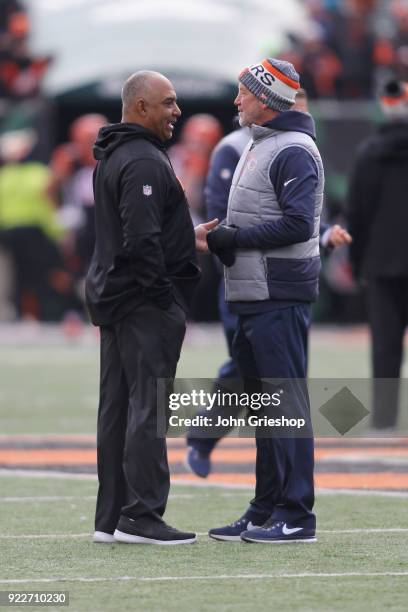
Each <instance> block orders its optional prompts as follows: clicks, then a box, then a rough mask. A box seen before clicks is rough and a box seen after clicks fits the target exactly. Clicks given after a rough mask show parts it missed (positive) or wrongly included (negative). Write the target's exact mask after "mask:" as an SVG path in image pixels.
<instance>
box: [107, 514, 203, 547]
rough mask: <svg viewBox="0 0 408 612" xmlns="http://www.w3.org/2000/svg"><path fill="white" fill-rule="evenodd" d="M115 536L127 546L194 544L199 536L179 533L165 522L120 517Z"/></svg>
mask: <svg viewBox="0 0 408 612" xmlns="http://www.w3.org/2000/svg"><path fill="white" fill-rule="evenodd" d="M113 536H114V538H115V540H116V541H117V542H125V543H126V544H193V543H194V542H196V540H197V534H195V533H188V532H187V533H186V532H183V531H179V530H178V529H175V528H174V527H170V525H167V524H166V523H165V522H164V521H158V520H154V519H147V518H144V519H142V520H140V521H135V520H134V519H131V518H128V517H127V516H121V517H120V519H119V522H118V526H117V528H116V529H115V533H114V534H113Z"/></svg>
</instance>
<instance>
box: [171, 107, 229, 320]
mask: <svg viewBox="0 0 408 612" xmlns="http://www.w3.org/2000/svg"><path fill="white" fill-rule="evenodd" d="M222 135H223V131H222V127H221V123H220V122H219V121H218V119H216V118H215V117H213V116H212V115H207V114H197V115H193V116H192V117H189V118H188V119H186V121H185V122H184V123H183V125H182V128H181V134H180V140H179V142H178V143H177V144H175V145H173V146H172V147H170V149H169V157H170V160H171V163H172V165H173V168H174V172H175V173H176V175H177V178H178V179H179V181H180V182H181V184H182V186H183V188H184V190H185V192H186V196H187V200H188V203H189V206H190V214H191V217H192V219H193V223H194V225H196V224H197V223H201V222H202V221H204V220H205V218H206V215H205V203H204V184H205V178H206V176H207V172H208V165H209V161H210V155H211V152H212V150H213V149H214V147H215V145H216V144H217V142H218V141H219V140H220V138H221V137H222ZM198 261H199V265H200V268H201V272H202V275H201V279H200V282H199V284H198V286H197V289H196V291H195V294H194V299H193V302H192V305H191V309H190V312H191V316H192V318H193V319H194V320H195V321H211V320H216V319H217V318H218V312H217V298H216V294H217V285H218V275H217V271H216V269H215V265H214V261H213V258H212V257H208V256H207V255H203V254H202V253H198Z"/></svg>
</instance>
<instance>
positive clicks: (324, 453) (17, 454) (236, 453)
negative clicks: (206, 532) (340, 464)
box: [0, 447, 408, 465]
mask: <svg viewBox="0 0 408 612" xmlns="http://www.w3.org/2000/svg"><path fill="white" fill-rule="evenodd" d="M168 455H169V461H170V462H171V463H177V462H178V463H182V462H183V461H184V459H185V449H184V448H169V452H168ZM345 456H358V457H359V458H363V459H364V458H367V459H373V458H375V457H407V456H408V448H403V447H397V448H383V447H378V448H369V449H367V448H358V447H356V448H317V449H316V450H315V458H316V460H317V461H318V460H319V459H327V458H333V459H335V458H336V457H339V458H340V457H345ZM254 460H255V448H237V449H234V448H218V449H215V451H214V454H213V461H214V463H217V462H218V463H227V464H231V465H234V464H242V463H250V462H253V461H254ZM95 463H96V450H95V449H93V448H89V449H88V448H69V449H68V448H52V449H41V448H23V449H22V448H12V449H10V448H3V449H1V448H0V464H2V465H63V464H66V465H94V464H95Z"/></svg>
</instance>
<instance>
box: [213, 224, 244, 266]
mask: <svg viewBox="0 0 408 612" xmlns="http://www.w3.org/2000/svg"><path fill="white" fill-rule="evenodd" d="M236 233H237V228H236V227H232V226H229V225H219V226H218V227H216V228H215V229H213V230H212V231H210V232H208V235H207V242H208V248H209V249H210V251H211V253H215V255H217V256H218V257H219V259H220V260H221V262H222V263H223V264H224V266H227V267H230V266H232V265H233V264H234V262H235V234H236Z"/></svg>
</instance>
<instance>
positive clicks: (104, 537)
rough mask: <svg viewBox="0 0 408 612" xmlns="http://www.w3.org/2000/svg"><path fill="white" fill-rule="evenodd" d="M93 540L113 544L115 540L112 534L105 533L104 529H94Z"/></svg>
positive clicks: (98, 542) (97, 542)
mask: <svg viewBox="0 0 408 612" xmlns="http://www.w3.org/2000/svg"><path fill="white" fill-rule="evenodd" d="M93 541H94V542H95V543H96V544H114V543H115V542H116V540H115V538H114V537H113V535H112V534H111V533H106V532H105V531H95V533H94V535H93Z"/></svg>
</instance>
